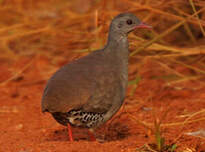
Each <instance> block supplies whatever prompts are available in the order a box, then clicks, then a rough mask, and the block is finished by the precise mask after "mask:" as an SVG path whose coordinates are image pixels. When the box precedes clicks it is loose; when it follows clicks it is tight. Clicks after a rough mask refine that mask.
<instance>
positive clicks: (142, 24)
mask: <svg viewBox="0 0 205 152" xmlns="http://www.w3.org/2000/svg"><path fill="white" fill-rule="evenodd" d="M136 28H144V29H152V26H150V25H147V24H145V23H140V24H138V25H137V26H135V29H136Z"/></svg>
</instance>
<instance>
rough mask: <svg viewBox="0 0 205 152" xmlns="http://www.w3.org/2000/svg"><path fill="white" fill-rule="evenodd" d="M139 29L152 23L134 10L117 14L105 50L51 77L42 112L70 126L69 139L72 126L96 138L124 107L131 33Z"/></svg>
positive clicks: (43, 100)
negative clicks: (102, 126)
mask: <svg viewBox="0 0 205 152" xmlns="http://www.w3.org/2000/svg"><path fill="white" fill-rule="evenodd" d="M139 28H147V29H150V28H151V26H149V25H147V24H145V23H143V22H141V21H140V20H139V19H138V18H137V17H136V16H135V15H134V14H132V13H121V14H119V15H117V16H116V17H114V19H113V20H112V21H111V24H110V27H109V32H108V40H107V43H106V44H105V46H104V47H103V48H102V49H99V50H96V51H93V52H92V53H90V54H88V55H87V56H84V57H81V58H79V59H76V60H74V61H71V62H70V63H68V64H66V65H64V66H63V67H61V68H60V69H59V70H57V72H55V73H54V74H53V75H52V76H51V78H50V79H49V80H48V82H47V84H46V86H45V89H44V92H43V96H42V101H41V108H42V112H49V113H51V115H52V116H53V118H54V119H55V120H56V121H57V122H58V123H60V124H62V125H64V126H67V128H68V136H69V140H70V141H74V138H73V135H72V127H79V128H87V129H88V134H89V136H90V140H91V141H95V140H96V138H95V135H94V133H95V130H96V129H97V128H98V127H99V126H101V125H102V124H104V123H106V122H107V121H108V120H109V119H111V118H112V116H114V115H115V114H116V113H117V111H118V110H119V109H120V107H121V106H122V104H123V101H124V99H125V95H126V89H127V85H128V57H129V51H128V34H129V33H130V32H131V31H133V30H135V29H139Z"/></svg>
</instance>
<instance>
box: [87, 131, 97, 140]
mask: <svg viewBox="0 0 205 152" xmlns="http://www.w3.org/2000/svg"><path fill="white" fill-rule="evenodd" d="M93 132H94V130H92V129H88V135H89V137H90V141H96V138H95V135H94V133H93Z"/></svg>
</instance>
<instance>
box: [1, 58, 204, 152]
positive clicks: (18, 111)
mask: <svg viewBox="0 0 205 152" xmlns="http://www.w3.org/2000/svg"><path fill="white" fill-rule="evenodd" d="M65 61H68V59H65ZM65 61H64V62H65ZM29 62H31V59H30V58H28V57H22V58H20V59H19V60H18V61H17V62H15V64H14V63H8V62H7V61H3V60H2V61H1V64H0V78H1V82H5V81H6V80H7V79H8V78H10V77H11V76H12V73H11V71H9V67H13V68H14V69H16V71H18V69H21V68H22V67H23V66H25V65H26V64H28V63H29ZM130 63H131V64H130V78H132V77H134V76H135V72H136V68H137V67H136V66H135V65H134V64H133V61H132V60H131V62H130ZM50 65H51V60H50V59H48V58H47V57H46V56H37V57H33V59H32V62H31V65H30V66H29V67H28V68H27V69H25V70H24V71H23V72H22V73H20V74H19V75H18V77H17V78H15V79H13V80H12V81H10V82H8V83H6V84H3V85H2V86H1V89H0V101H1V102H0V120H1V121H0V152H10V151H11V152H38V151H39V152H55V151H56V152H61V151H63V152H71V151H72V152H78V151H87V152H96V151H98V152H103V151H105V152H119V151H126V152H131V151H137V148H139V147H141V146H143V145H145V144H151V143H154V142H155V140H154V133H153V132H151V131H150V129H148V128H147V127H145V126H143V125H142V122H144V123H147V126H149V127H150V128H152V129H154V127H153V124H154V120H157V121H159V120H161V119H163V120H162V125H163V124H170V125H167V126H162V128H161V133H162V136H163V137H165V140H166V144H173V143H175V144H177V151H185V150H187V151H188V150H189V151H193V152H194V151H197V152H202V151H205V140H204V138H201V137H194V136H188V135H186V134H185V133H188V132H194V131H198V130H200V129H204V128H205V123H204V119H203V120H200V121H196V122H190V123H186V124H185V125H184V126H183V122H184V120H185V119H186V118H188V117H189V116H190V115H191V114H194V113H195V112H198V111H200V110H202V109H204V108H205V102H204V101H205V84H204V80H197V81H194V80H193V81H186V82H184V83H182V84H181V83H180V85H178V86H177V85H171V86H169V85H166V83H165V81H162V80H161V79H151V78H150V77H151V76H154V75H155V74H156V73H158V74H161V73H162V71H160V68H159V66H157V65H156V63H155V62H154V61H148V62H146V63H145V64H144V65H143V67H138V73H139V74H140V75H141V77H142V80H141V81H140V83H139V85H138V87H137V88H136V90H135V91H134V95H133V96H131V95H129V93H130V92H131V90H132V88H133V87H129V89H128V96H127V98H126V100H125V103H124V105H123V107H122V108H121V110H120V111H119V112H118V114H117V115H115V117H113V119H112V120H111V121H109V122H108V123H107V124H106V125H105V126H103V127H102V128H100V129H99V130H98V131H97V137H98V138H100V139H103V140H104V141H103V142H101V143H100V142H91V141H89V138H88V136H87V132H86V130H81V129H78V128H74V130H73V131H74V138H75V142H72V143H71V142H69V141H68V135H67V130H66V128H65V127H64V126H61V125H59V124H58V123H57V122H56V121H55V120H54V119H53V118H52V117H51V115H50V114H48V113H46V114H43V113H42V112H41V96H42V92H43V88H44V86H45V83H46V80H47V77H46V78H45V76H43V74H45V73H46V72H45V71H46V70H47V71H49V70H50V68H51V67H50ZM61 65H62V63H59V65H56V66H55V67H52V68H53V69H54V70H52V72H50V73H49V74H47V75H48V76H50V75H51V74H52V73H53V72H54V71H55V70H56V69H57V68H59V67H60V66H61ZM179 68H180V67H179ZM48 69H49V70H48ZM150 73H151V74H152V75H151V74H150ZM166 112H167V115H166V116H165V117H164V118H162V117H163V116H162V115H163V114H165V113H166ZM200 118H204V117H202V115H200V114H198V115H196V116H194V117H192V118H190V121H192V120H193V121H194V120H197V119H200ZM177 122H179V124H175V123H177Z"/></svg>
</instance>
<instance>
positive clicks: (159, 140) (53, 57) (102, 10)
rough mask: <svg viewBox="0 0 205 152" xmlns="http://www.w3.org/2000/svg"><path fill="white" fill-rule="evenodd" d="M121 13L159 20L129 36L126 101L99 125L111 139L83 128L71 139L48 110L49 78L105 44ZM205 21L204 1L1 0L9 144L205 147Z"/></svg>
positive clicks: (3, 116)
mask: <svg viewBox="0 0 205 152" xmlns="http://www.w3.org/2000/svg"><path fill="white" fill-rule="evenodd" d="M121 12H133V13H135V14H136V15H137V16H138V17H139V18H141V20H143V22H146V23H148V24H150V25H152V26H153V30H152V31H151V32H149V31H146V30H143V31H136V32H134V33H132V34H130V36H129V40H130V52H131V53H130V64H129V80H130V81H129V89H128V92H127V98H126V100H125V104H124V106H123V108H122V109H121V110H120V111H119V112H118V114H117V115H116V116H115V117H114V118H113V119H112V120H111V121H109V122H108V123H107V125H105V126H104V127H102V128H101V129H99V130H98V136H99V138H103V139H104V143H97V142H89V141H88V140H87V135H86V134H85V132H84V131H83V130H78V129H76V131H75V133H74V136H75V138H76V142H74V143H69V142H68V137H67V130H66V129H65V128H64V127H63V126H60V125H58V124H57V123H56V122H55V121H54V120H53V119H52V117H51V116H50V115H48V114H45V115H44V114H42V113H41V109H40V102H41V96H42V91H43V88H44V85H45V83H46V80H47V79H48V78H49V77H50V76H51V75H52V74H53V73H54V72H55V71H56V70H57V69H58V68H59V67H61V66H62V65H64V64H65V63H68V62H69V61H71V60H74V59H76V58H79V57H81V56H83V55H86V54H88V53H89V52H90V51H93V50H95V49H97V48H101V47H102V46H103V45H104V44H105V42H106V39H107V37H106V36H107V32H108V25H109V23H110V20H111V19H112V17H114V16H115V15H116V14H118V13H121ZM204 27H205V2H204V1H203V0H169V1H167V0H137V1H134V0H110V1H109V0H101V1H100V0H70V1H68V0H61V1H58V0H0V51H1V54H0V86H1V88H0V101H1V102H0V120H1V121H0V134H1V136H0V151H2V152H7V151H12V152H14V151H16V152H35V151H41V152H53V151H67V152H68V151H76V152H77V151H91V152H92V151H93V152H94V151H106V152H107V151H110V152H113V151H116V152H118V151H141V152H145V151H146V152H147V151H183V152H202V151H205V141H204V139H205V135H204V132H205V76H204V75H205V56H204V54H205V45H204V44H205V38H204V37H205V30H204V29H205V28H204ZM164 141H165V142H164Z"/></svg>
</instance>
